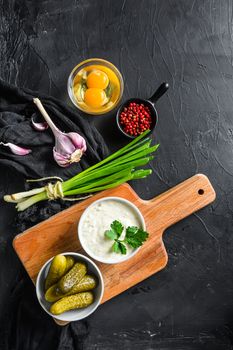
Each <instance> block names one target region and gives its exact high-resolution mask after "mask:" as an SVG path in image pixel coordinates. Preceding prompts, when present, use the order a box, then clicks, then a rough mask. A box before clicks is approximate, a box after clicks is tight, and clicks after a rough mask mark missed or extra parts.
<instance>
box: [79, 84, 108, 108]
mask: <svg viewBox="0 0 233 350" xmlns="http://www.w3.org/2000/svg"><path fill="white" fill-rule="evenodd" d="M105 100H106V94H105V92H104V90H102V89H96V88H90V89H87V90H86V91H85V94H84V102H85V103H86V104H87V105H88V106H90V107H93V108H99V107H101V106H103V105H104V103H105Z"/></svg>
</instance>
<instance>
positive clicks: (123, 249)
mask: <svg viewBox="0 0 233 350" xmlns="http://www.w3.org/2000/svg"><path fill="white" fill-rule="evenodd" d="M118 243H119V247H120V251H121V254H124V255H125V254H126V253H127V249H126V246H125V245H124V244H123V243H121V242H118Z"/></svg>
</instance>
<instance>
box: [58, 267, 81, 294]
mask: <svg viewBox="0 0 233 350" xmlns="http://www.w3.org/2000/svg"><path fill="white" fill-rule="evenodd" d="M86 272H87V267H86V265H85V264H84V263H81V262H80V263H76V264H74V266H73V267H72V269H71V270H70V271H69V272H67V273H66V274H65V276H63V277H62V278H61V279H60V281H59V282H58V288H59V289H60V291H61V292H62V293H63V294H65V293H68V292H69V291H70V290H71V288H72V287H73V286H74V285H75V284H77V283H78V282H80V281H81V279H82V278H83V277H84V275H85V274H86Z"/></svg>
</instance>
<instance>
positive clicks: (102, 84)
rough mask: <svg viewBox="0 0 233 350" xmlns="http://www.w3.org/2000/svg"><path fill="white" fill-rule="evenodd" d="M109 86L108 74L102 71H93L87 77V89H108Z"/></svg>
mask: <svg viewBox="0 0 233 350" xmlns="http://www.w3.org/2000/svg"><path fill="white" fill-rule="evenodd" d="M108 84H109V79H108V76H107V74H106V73H104V72H103V71H101V70H93V71H92V72H91V73H90V74H88V76H87V87H88V88H98V89H106V87H107V86H108Z"/></svg>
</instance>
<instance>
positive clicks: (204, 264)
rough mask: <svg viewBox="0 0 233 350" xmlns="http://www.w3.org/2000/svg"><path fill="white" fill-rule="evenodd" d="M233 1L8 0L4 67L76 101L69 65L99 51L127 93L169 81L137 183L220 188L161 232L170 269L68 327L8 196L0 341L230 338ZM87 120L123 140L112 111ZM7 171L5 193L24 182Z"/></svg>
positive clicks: (117, 343)
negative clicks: (17, 240) (58, 318)
mask: <svg viewBox="0 0 233 350" xmlns="http://www.w3.org/2000/svg"><path fill="white" fill-rule="evenodd" d="M232 6H233V5H232V1H227V0H221V1H220V0H205V1H203V0H163V1H159V0H157V1H156V0H155V1H153V0H147V1H145V0H144V1H142V0H124V1H120V0H118V1H113V0H112V1H110V0H101V1H100V0H99V1H98V0H85V1H84V0H83V1H75V0H51V1H45V0H41V1H36V0H32V1H29V0H11V1H8V0H0V14H1V17H0V63H1V64H0V76H1V78H3V79H5V80H7V81H8V82H11V83H14V84H16V85H18V86H23V87H27V88H31V89H34V90H38V91H40V92H43V93H48V94H51V95H53V96H56V97H59V98H61V99H63V100H67V101H68V97H67V93H66V81H67V76H68V74H69V72H70V71H71V69H72V68H73V67H74V66H75V65H76V64H77V63H78V62H80V61H82V60H83V59H86V58H89V57H103V58H106V59H108V60H110V61H111V62H113V63H114V64H116V66H118V67H119V69H120V70H121V72H122V73H123V76H124V81H125V92H124V99H126V98H129V97H132V96H141V97H149V96H150V95H151V94H152V93H153V92H154V90H155V89H156V88H157V86H158V85H159V84H160V83H161V82H162V81H168V82H169V84H170V90H169V92H168V94H167V95H166V96H164V97H163V98H162V99H161V100H160V101H159V103H158V111H159V124H158V126H157V129H156V131H155V133H154V139H155V140H156V141H158V142H160V144H161V147H160V150H159V152H158V153H157V156H156V159H155V160H154V161H153V162H152V164H151V166H152V167H153V169H154V174H153V175H152V176H151V177H150V178H148V179H146V180H143V181H139V182H137V183H134V184H133V187H134V188H135V190H136V191H137V193H138V194H139V195H140V196H141V197H142V198H151V197H153V196H155V195H157V194H159V193H161V192H163V191H165V190H166V189H168V188H170V187H171V186H174V185H176V184H177V183H178V182H181V181H182V180H184V179H186V178H188V177H190V176H191V175H193V174H195V173H197V172H201V173H204V174H206V175H208V176H209V178H210V180H211V181H212V183H213V185H214V187H215V189H216V192H217V199H216V201H215V202H214V203H213V204H212V205H210V206H208V207H206V208H205V209H203V210H201V211H200V212H198V213H197V214H195V215H193V216H191V217H189V218H187V219H186V220H184V221H182V222H180V223H179V224H177V225H176V226H174V227H172V228H170V229H169V230H168V231H167V232H166V233H165V234H164V241H165V245H166V247H167V251H168V254H169V262H168V265H167V267H166V269H165V270H163V271H162V272H160V273H158V274H157V275H154V276H153V277H151V278H149V279H147V280H145V281H144V282H142V283H140V284H139V285H137V286H135V287H134V288H131V289H130V290H128V291H127V292H125V293H123V294H122V295H120V296H118V297H116V298H115V299H114V300H112V301H109V302H107V303H106V304H105V305H103V306H102V307H100V308H99V309H98V311H97V312H95V313H94V314H93V315H92V316H91V317H89V318H88V319H87V320H86V321H84V322H80V323H74V324H72V325H70V326H68V327H65V328H62V329H61V328H59V327H58V326H56V325H55V324H54V322H53V321H52V320H50V319H49V318H48V317H47V316H46V315H45V314H44V312H43V311H42V310H41V309H40V307H39V305H38V302H37V300H36V295H35V291H34V287H33V286H32V284H31V282H30V281H29V279H28V277H27V275H26V273H25V272H24V270H23V269H22V267H21V264H20V262H19V261H18V259H17V257H16V255H15V253H14V251H13V249H12V246H11V241H12V238H13V237H14V235H15V234H16V233H18V232H19V229H17V225H16V220H17V214H16V212H15V211H14V209H13V208H12V206H10V205H7V204H4V203H3V202H2V201H1V207H0V210H1V211H0V263H1V268H0V286H1V288H0V295H1V300H0V315H1V326H0V327H1V331H2V332H1V339H0V345H1V347H0V348H1V349H20V350H27V349H30V350H34V349H40V350H41V349H85V350H92V349H103V350H110V349H135V350H137V349H140V350H141V349H146V350H149V349H161V350H170V349H179V350H183V349H184V350H194V349H195V350H196V349H211V350H214V349H219V350H228V349H233V332H232V327H233V303H232V300H233V298H232V297H233V278H232V273H233V263H232V253H233V240H232V237H231V235H232V218H233V204H232V202H233V183H232V176H233V152H232V149H233V121H232V115H233V107H232V106H233V104H232V100H233V98H232V97H233V68H232V62H233V56H232V52H233V44H232V36H233V32H232V24H233V22H232V13H233V8H232ZM84 118H86V116H84ZM90 119H91V121H92V122H93V123H95V124H96V125H97V127H98V129H99V130H100V131H101V133H102V134H103V135H104V136H105V138H106V142H107V143H108V145H109V147H110V148H111V149H116V148H117V147H119V146H120V145H122V144H123V143H124V141H125V140H124V139H123V138H122V137H121V136H120V135H118V133H117V130H116V127H115V124H114V113H112V114H111V115H109V116H104V117H96V118H90ZM0 179H1V181H0V195H1V197H2V195H3V194H4V193H6V192H7V193H11V192H16V191H18V190H22V189H23V186H24V181H23V178H20V176H18V174H17V175H16V174H15V173H13V172H12V171H11V170H10V169H6V168H1V169H0ZM16 294H17V298H15V295H16ZM22 300H23V302H22ZM19 301H20V302H19ZM29 309H30V310H29ZM32 310H33V313H34V319H31V318H30V316H31V313H32ZM13 319H14V321H13V322H10V321H11V320H13ZM10 324H11V326H9V325H10Z"/></svg>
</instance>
